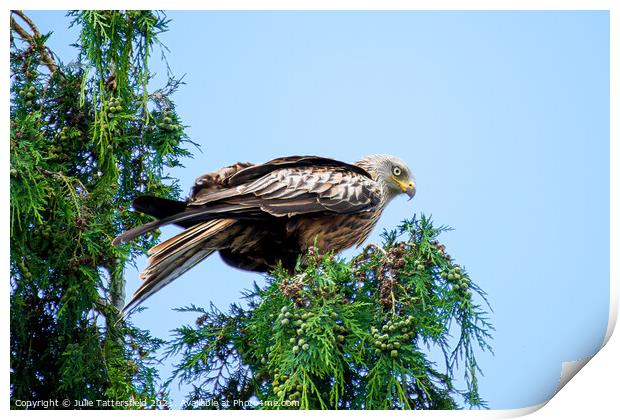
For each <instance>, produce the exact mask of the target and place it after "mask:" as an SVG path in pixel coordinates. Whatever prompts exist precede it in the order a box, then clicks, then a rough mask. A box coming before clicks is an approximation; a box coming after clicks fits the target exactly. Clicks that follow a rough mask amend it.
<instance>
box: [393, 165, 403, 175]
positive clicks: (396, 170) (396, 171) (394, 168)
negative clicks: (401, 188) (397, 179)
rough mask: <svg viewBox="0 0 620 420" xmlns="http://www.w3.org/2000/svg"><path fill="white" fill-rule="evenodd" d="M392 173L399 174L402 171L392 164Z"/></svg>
mask: <svg viewBox="0 0 620 420" xmlns="http://www.w3.org/2000/svg"><path fill="white" fill-rule="evenodd" d="M392 173H393V174H394V176H400V175H401V174H402V173H403V171H402V169H400V168H399V167H398V166H394V167H393V168H392Z"/></svg>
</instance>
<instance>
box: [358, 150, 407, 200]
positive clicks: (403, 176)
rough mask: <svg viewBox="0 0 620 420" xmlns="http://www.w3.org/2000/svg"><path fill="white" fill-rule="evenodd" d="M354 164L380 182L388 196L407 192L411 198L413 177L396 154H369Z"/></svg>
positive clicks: (391, 196)
mask: <svg viewBox="0 0 620 420" xmlns="http://www.w3.org/2000/svg"><path fill="white" fill-rule="evenodd" d="M355 164H356V165H357V166H359V167H361V168H363V169H364V170H366V172H368V173H369V174H370V175H371V176H372V178H373V179H374V180H375V181H377V182H380V183H381V184H382V185H383V187H384V189H385V191H386V192H387V193H388V195H389V197H390V198H393V197H396V196H397V195H399V194H407V195H408V196H409V199H410V200H411V199H412V198H413V196H414V195H415V192H416V184H415V177H414V176H413V172H411V169H409V167H408V166H407V164H406V163H405V162H403V161H402V160H401V159H399V158H397V157H396V156H389V155H370V156H366V157H365V158H363V159H362V160H359V161H357V162H355Z"/></svg>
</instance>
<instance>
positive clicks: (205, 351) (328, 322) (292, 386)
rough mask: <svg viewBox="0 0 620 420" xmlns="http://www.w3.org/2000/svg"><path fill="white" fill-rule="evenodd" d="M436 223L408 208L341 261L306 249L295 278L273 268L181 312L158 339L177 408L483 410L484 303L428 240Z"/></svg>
mask: <svg viewBox="0 0 620 420" xmlns="http://www.w3.org/2000/svg"><path fill="white" fill-rule="evenodd" d="M447 229H448V228H447V227H444V226H441V227H438V228H437V227H434V226H433V223H432V222H431V220H430V218H428V217H425V216H421V217H419V218H418V217H414V218H413V219H411V220H407V221H405V222H403V224H402V225H401V226H400V227H399V228H398V229H396V230H394V231H391V232H385V233H384V235H383V238H384V243H383V244H382V246H377V245H369V246H367V247H366V248H365V250H364V251H363V252H361V253H360V254H359V255H357V256H356V257H355V258H353V259H352V260H349V261H347V260H345V259H341V258H336V257H334V256H333V255H319V254H317V252H316V251H315V250H313V249H311V250H310V252H309V254H308V256H307V258H306V260H307V261H308V262H307V265H305V266H303V267H300V266H298V268H297V273H296V274H295V275H294V276H291V275H289V274H288V273H287V272H286V271H284V270H277V271H276V272H274V273H272V275H271V276H269V277H268V280H267V284H266V285H265V286H264V287H259V286H257V285H256V284H255V286H254V289H253V290H251V291H248V292H247V293H246V294H245V296H244V301H243V302H242V303H243V304H233V305H232V306H231V307H230V309H229V310H228V311H225V312H222V311H220V310H219V309H218V308H216V307H214V306H211V308H209V309H208V310H205V309H203V308H200V307H196V306H188V307H186V308H182V309H180V310H182V311H191V312H196V313H197V314H198V317H197V319H196V325H194V326H192V325H186V326H183V327H181V328H178V329H177V330H176V332H175V337H174V339H173V341H172V342H171V343H170V345H169V346H168V354H169V355H176V354H180V356H181V358H180V362H179V363H178V364H177V366H176V369H175V372H174V375H173V379H177V380H179V381H180V382H181V383H187V384H191V385H192V386H193V391H192V392H191V393H190V394H189V395H188V396H187V398H186V401H187V402H188V403H187V405H188V407H189V408H221V407H227V408H293V409H296V408H301V409H444V410H445V409H457V408H461V407H462V406H463V405H462V404H461V402H463V403H464V405H465V406H467V407H486V404H485V401H484V399H483V398H482V397H481V396H480V394H479V390H478V380H477V378H478V375H479V374H480V373H481V371H480V368H479V367H478V363H477V362H476V357H475V351H476V350H489V351H490V350H491V347H490V345H489V343H488V341H489V339H490V338H491V336H490V332H491V330H492V329H493V327H492V325H491V323H490V322H489V320H488V318H487V312H486V311H487V309H486V307H487V306H488V303H487V301H486V297H485V293H484V291H483V290H481V289H480V288H479V287H478V286H477V285H476V284H475V283H474V282H473V281H472V280H471V279H470V277H469V275H468V273H467V272H466V270H465V269H464V268H463V267H461V266H460V265H459V264H457V263H456V262H455V261H453V259H452V258H451V257H450V255H448V254H447V253H446V251H445V246H444V245H442V244H441V243H439V241H438V236H439V235H440V234H441V233H442V232H444V231H446V230H447ZM474 294H476V296H477V297H478V299H480V303H476V302H475V301H474V300H473V295H474ZM451 334H454V335H455V337H452V336H451ZM432 347H434V348H436V349H439V350H440V351H441V353H442V354H443V356H444V360H443V368H440V367H439V366H438V364H437V363H435V362H433V361H431V360H430V359H429V357H428V355H427V351H428V349H429V348H432ZM457 374H462V375H463V377H464V383H465V389H458V388H457V387H456V386H455V385H454V384H453V382H454V378H455V375H457ZM209 402H213V404H211V403H209ZM253 402H254V403H253Z"/></svg>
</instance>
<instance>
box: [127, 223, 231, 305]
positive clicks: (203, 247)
mask: <svg viewBox="0 0 620 420" xmlns="http://www.w3.org/2000/svg"><path fill="white" fill-rule="evenodd" d="M234 223H235V220H231V219H217V220H210V221H208V222H204V223H200V224H197V225H194V226H192V227H190V228H188V229H186V230H184V231H183V232H181V233H179V234H178V235H176V236H174V237H172V238H170V239H168V240H167V241H164V242H162V243H161V244H159V245H156V246H154V247H153V248H151V249H150V250H149V264H148V266H147V268H146V269H145V270H144V271H143V272H142V273H141V274H140V278H141V279H142V280H143V282H142V285H141V286H140V287H139V288H138V290H136V292H135V293H134V295H133V297H132V298H131V300H130V301H129V303H127V305H125V308H124V309H123V312H127V311H128V310H129V309H130V308H132V307H135V306H137V305H139V304H140V303H141V302H143V301H144V300H145V299H147V298H148V297H149V296H151V295H152V294H154V293H155V292H157V291H159V290H161V289H162V288H163V287H164V286H166V285H168V284H170V283H171V282H172V281H173V280H175V279H176V278H178V277H179V276H181V275H182V274H184V273H185V272H187V271H188V270H189V269H191V268H192V267H193V266H195V265H196V264H198V263H199V262H200V261H202V260H203V259H205V258H207V257H208V256H209V255H211V254H212V253H213V252H215V251H217V250H218V245H219V244H218V241H217V238H216V237H215V236H216V235H217V234H218V233H219V232H221V231H223V230H224V229H227V228H228V227H230V226H231V225H232V224H234Z"/></svg>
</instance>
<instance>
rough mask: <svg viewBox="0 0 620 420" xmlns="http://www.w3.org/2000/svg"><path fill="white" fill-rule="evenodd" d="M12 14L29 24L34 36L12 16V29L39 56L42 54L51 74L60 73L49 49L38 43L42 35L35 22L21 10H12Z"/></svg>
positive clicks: (42, 59)
mask: <svg viewBox="0 0 620 420" xmlns="http://www.w3.org/2000/svg"><path fill="white" fill-rule="evenodd" d="M11 13H12V14H15V15H17V16H19V17H20V18H21V19H22V20H23V21H24V22H26V23H27V24H28V27H29V28H30V30H31V31H32V35H30V34H29V33H28V32H27V31H26V30H25V29H24V28H23V27H21V26H20V25H19V24H18V23H17V21H16V20H15V19H13V16H11V29H12V30H13V31H15V32H16V33H17V35H19V37H20V38H21V39H22V40H23V41H25V42H27V43H29V44H30V45H31V47H32V48H35V49H36V50H37V51H38V52H39V54H41V61H42V62H43V64H45V65H46V66H47V68H48V69H49V70H50V72H51V73H54V72H56V71H58V65H57V64H56V62H55V61H54V59H53V58H52V56H51V54H50V53H49V50H48V49H47V47H46V46H44V45H41V44H39V43H38V42H37V40H38V39H39V38H41V33H40V32H39V30H38V29H37V27H36V25H35V24H34V22H33V21H32V20H31V19H30V18H29V17H28V16H27V15H26V14H25V13H24V12H23V11H21V10H12V11H11Z"/></svg>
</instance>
